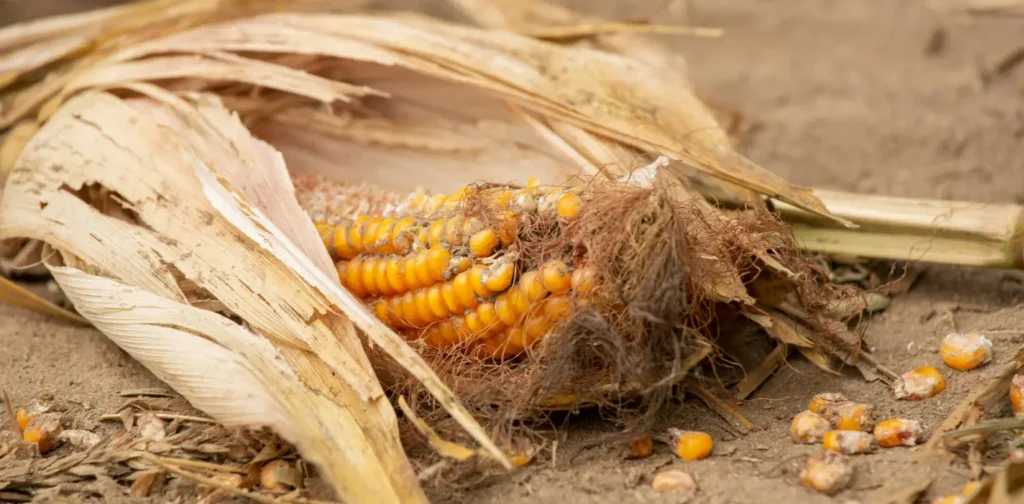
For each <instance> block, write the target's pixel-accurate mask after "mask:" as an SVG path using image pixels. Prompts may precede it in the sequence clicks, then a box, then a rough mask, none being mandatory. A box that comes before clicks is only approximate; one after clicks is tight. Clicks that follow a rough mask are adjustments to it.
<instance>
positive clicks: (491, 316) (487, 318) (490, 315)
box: [476, 303, 503, 331]
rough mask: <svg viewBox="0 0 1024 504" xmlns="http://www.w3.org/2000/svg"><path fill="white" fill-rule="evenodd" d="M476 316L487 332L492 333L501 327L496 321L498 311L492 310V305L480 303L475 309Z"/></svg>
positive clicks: (497, 320)
mask: <svg viewBox="0 0 1024 504" xmlns="http://www.w3.org/2000/svg"><path fill="white" fill-rule="evenodd" d="M476 314H477V316H478V317H480V323H482V324H483V326H484V328H485V329H486V330H487V331H493V330H495V329H497V328H499V327H501V326H502V325H503V324H502V323H501V320H499V319H498V311H497V310H496V309H494V303H480V306H477V307H476Z"/></svg>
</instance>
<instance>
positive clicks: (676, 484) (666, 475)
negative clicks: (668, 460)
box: [651, 469, 697, 502]
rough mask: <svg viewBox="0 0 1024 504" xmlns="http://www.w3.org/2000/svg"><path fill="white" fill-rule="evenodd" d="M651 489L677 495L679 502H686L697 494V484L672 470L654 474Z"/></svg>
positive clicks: (689, 477)
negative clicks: (678, 495)
mask: <svg viewBox="0 0 1024 504" xmlns="http://www.w3.org/2000/svg"><path fill="white" fill-rule="evenodd" d="M651 488H652V489H654V490H657V491H659V492H676V493H679V494H680V499H679V502H687V501H688V500H689V499H690V498H691V497H692V496H693V495H694V494H696V493H697V482H696V481H694V480H693V477H692V476H690V475H689V474H686V473H685V472H683V471H679V470H676V469H672V470H668V471H662V472H660V473H658V474H655V475H654V480H653V481H652V482H651Z"/></svg>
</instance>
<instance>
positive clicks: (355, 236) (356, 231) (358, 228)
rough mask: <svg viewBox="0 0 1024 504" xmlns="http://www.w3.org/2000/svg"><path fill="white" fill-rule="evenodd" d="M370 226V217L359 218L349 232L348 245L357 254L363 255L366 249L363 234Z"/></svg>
mask: <svg viewBox="0 0 1024 504" xmlns="http://www.w3.org/2000/svg"><path fill="white" fill-rule="evenodd" d="M369 224H370V218H369V217H359V218H358V219H356V221H355V222H354V223H352V227H350V228H349V231H348V243H349V245H350V246H351V247H352V250H353V251H355V252H356V253H357V254H361V253H362V252H363V251H364V250H366V247H365V246H364V245H363V233H364V232H365V231H366V227H367V226H368V225H369Z"/></svg>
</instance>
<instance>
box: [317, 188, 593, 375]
mask: <svg viewBox="0 0 1024 504" xmlns="http://www.w3.org/2000/svg"><path fill="white" fill-rule="evenodd" d="M474 191H475V192H478V193H480V194H479V195H480V196H481V198H482V201H483V202H484V204H486V205H488V206H489V207H490V208H491V209H492V210H494V209H497V210H498V211H497V212H494V213H495V214H496V215H498V216H499V218H498V219H496V220H497V221H498V222H497V223H496V225H493V226H489V225H485V224H484V223H483V222H482V221H481V220H480V219H478V218H475V217H466V216H464V215H454V216H447V217H444V218H434V219H433V220H425V217H423V216H424V215H433V214H435V213H436V212H438V211H440V210H447V211H457V205H458V204H459V203H460V202H461V201H463V200H464V199H465V198H467V197H468V196H469V195H470V194H471V193H472V192H474ZM538 199H539V201H540V204H541V205H542V206H543V207H544V208H545V210H544V211H548V210H547V209H551V211H553V212H555V213H557V215H559V216H560V217H561V218H562V221H563V222H564V221H565V220H569V219H572V218H575V217H577V216H578V215H579V208H580V201H579V197H578V196H577V195H576V194H574V193H572V192H570V191H567V190H564V189H557V188H556V189H552V190H541V189H539V188H537V187H536V184H535V183H531V184H530V185H528V186H527V188H524V189H519V190H508V189H504V188H494V189H464V190H460V191H459V192H457V193H455V194H453V195H451V196H445V195H439V196H434V197H430V198H426V197H425V196H423V195H414V197H412V198H410V200H409V201H408V202H407V204H406V205H405V206H404V207H401V206H400V208H401V209H402V211H403V212H413V213H414V214H415V215H406V216H401V217H399V216H386V217H359V218H357V219H355V220H352V221H348V222H342V223H339V224H333V225H332V224H327V223H317V228H318V230H319V231H320V234H321V238H322V239H323V242H324V246H325V247H326V248H327V250H328V251H329V253H330V255H331V257H332V258H334V259H335V260H336V261H337V263H336V265H337V269H338V276H339V279H340V280H341V283H342V285H343V286H344V287H346V288H347V289H348V290H349V291H350V292H352V293H353V294H354V295H356V296H357V297H360V298H362V299H365V300H367V301H368V302H369V303H370V304H371V306H372V308H373V312H374V314H375V315H376V316H377V317H378V318H379V319H380V320H382V321H383V322H384V323H385V324H387V325H389V326H390V327H392V328H394V329H396V330H399V331H401V332H402V333H403V334H404V335H406V336H407V337H409V338H414V339H422V340H423V341H424V342H425V343H426V344H428V345H431V346H435V347H442V348H443V347H450V346H455V345H457V344H459V343H462V342H469V343H472V345H473V346H474V347H476V348H480V349H482V350H483V351H484V353H485V354H486V355H488V356H494V357H509V356H513V355H516V354H518V353H520V352H522V351H523V350H525V349H527V348H529V347H530V346H531V345H532V344H533V343H535V342H536V341H537V340H538V339H539V338H541V337H542V336H544V334H546V333H547V332H549V331H550V330H551V329H552V328H553V326H554V324H555V323H556V322H558V321H560V320H564V319H565V318H567V316H568V315H569V314H570V313H572V311H573V310H574V309H575V306H576V301H575V298H576V296H577V295H579V294H580V293H581V292H585V291H589V290H590V289H591V287H592V284H593V275H592V273H591V272H590V271H589V270H588V269H586V268H580V269H576V270H575V271H573V270H571V269H570V268H569V267H568V266H567V265H566V264H565V263H564V262H562V261H558V260H551V261H548V262H546V263H544V264H542V265H540V266H538V267H537V268H536V269H535V270H533V271H528V272H526V273H522V274H521V275H518V271H517V256H516V254H515V251H514V247H513V248H512V250H510V248H509V245H511V244H512V243H513V242H514V240H515V238H516V234H517V226H518V224H519V219H520V218H521V217H522V215H523V211H524V206H528V207H530V208H527V209H525V210H536V207H537V201H538ZM511 209H515V210H516V211H519V213H516V211H513V210H511ZM517 276H519V278H518V282H516V281H515V280H516V277H517ZM570 291H574V292H570Z"/></svg>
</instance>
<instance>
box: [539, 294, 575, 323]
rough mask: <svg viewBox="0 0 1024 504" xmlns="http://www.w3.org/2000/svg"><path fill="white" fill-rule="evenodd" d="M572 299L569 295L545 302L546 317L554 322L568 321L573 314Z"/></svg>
mask: <svg viewBox="0 0 1024 504" xmlns="http://www.w3.org/2000/svg"><path fill="white" fill-rule="evenodd" d="M573 308H574V306H573V302H572V299H571V298H570V297H569V296H567V295H561V296H551V297H549V298H547V299H545V300H544V305H543V310H544V315H545V316H546V317H548V318H549V319H551V321H552V322H557V321H561V320H566V319H568V318H569V316H570V315H571V314H572V312H573Z"/></svg>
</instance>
